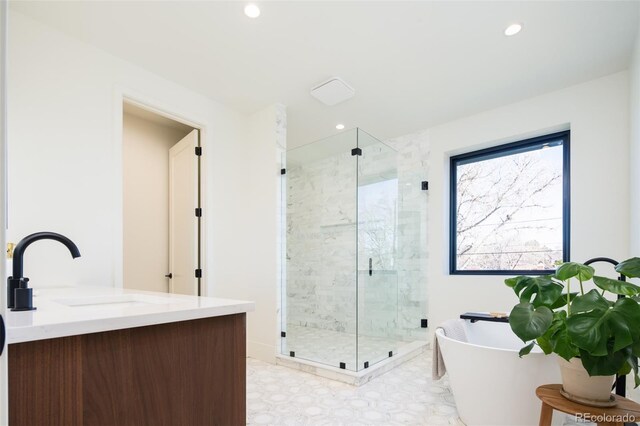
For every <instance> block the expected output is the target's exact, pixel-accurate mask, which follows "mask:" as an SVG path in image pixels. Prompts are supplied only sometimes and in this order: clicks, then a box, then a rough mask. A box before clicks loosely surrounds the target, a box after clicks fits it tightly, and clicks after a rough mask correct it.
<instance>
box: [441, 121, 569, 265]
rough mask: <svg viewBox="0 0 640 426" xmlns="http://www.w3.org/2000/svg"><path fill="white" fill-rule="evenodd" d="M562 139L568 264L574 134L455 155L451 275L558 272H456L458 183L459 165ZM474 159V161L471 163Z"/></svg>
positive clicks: (451, 175) (564, 252)
mask: <svg viewBox="0 0 640 426" xmlns="http://www.w3.org/2000/svg"><path fill="white" fill-rule="evenodd" d="M559 139H560V140H562V147H563V150H562V260H563V262H568V261H569V259H570V249H571V173H570V172H571V161H570V142H571V131H570V130H565V131H562V132H556V133H551V134H548V135H544V136H538V137H534V138H529V139H524V140H520V141H517V142H511V143H507V144H503V145H498V146H495V147H491V148H486V149H481V150H477V151H472V152H468V153H464V154H460V155H455V156H452V157H451V158H450V160H449V179H450V180H449V274H450V275H549V274H553V273H555V270H522V269H513V270H459V269H457V265H456V261H457V247H458V242H457V238H456V236H457V232H456V229H457V220H456V219H457V217H456V216H457V215H456V211H457V204H458V200H457V182H458V174H457V171H458V166H459V165H460V164H461V163H462V164H463V165H464V164H467V163H472V162H475V161H482V160H489V159H492V158H499V157H506V156H508V155H513V154H519V153H523V152H528V151H534V150H536V149H541V148H542V146H543V145H544V144H545V143H549V142H556V141H558V140H559ZM471 160H475V161H471Z"/></svg>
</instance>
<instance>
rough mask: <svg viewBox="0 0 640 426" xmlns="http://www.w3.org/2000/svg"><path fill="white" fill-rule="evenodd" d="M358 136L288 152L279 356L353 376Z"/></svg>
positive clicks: (354, 133)
mask: <svg viewBox="0 0 640 426" xmlns="http://www.w3.org/2000/svg"><path fill="white" fill-rule="evenodd" d="M356 136H357V130H356V129H353V130H349V131H345V132H342V133H340V134H338V135H335V136H332V137H330V138H326V139H323V140H320V141H318V142H314V143H312V144H309V145H305V146H302V147H300V148H296V149H291V150H289V151H287V154H286V155H287V158H286V160H287V161H286V162H287V167H286V171H285V175H284V178H285V180H286V184H285V186H286V188H285V192H286V195H285V199H286V227H285V230H284V232H285V240H286V259H285V262H284V263H285V265H286V267H285V268H286V270H285V274H286V275H285V276H286V285H285V286H284V291H283V301H282V305H283V308H284V312H285V314H284V316H285V318H284V319H285V321H283V322H284V324H283V331H284V332H285V336H283V338H282V347H281V349H282V353H283V354H284V355H289V356H292V357H295V358H302V359H305V360H310V361H315V362H319V363H322V364H326V365H330V366H332V367H336V368H344V369H346V370H352V371H356V369H357V363H356V356H357V348H356V343H357V341H356V336H357V315H356V300H357V298H356V297H357V295H356V286H355V282H356V272H355V271H356V267H355V264H356V219H357V215H356V213H357V207H356V187H357V184H356V182H357V160H356V156H354V155H352V152H351V150H352V149H353V148H354V147H355V146H356V144H357V140H356V139H357V138H356Z"/></svg>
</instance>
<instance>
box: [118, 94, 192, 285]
mask: <svg viewBox="0 0 640 426" xmlns="http://www.w3.org/2000/svg"><path fill="white" fill-rule="evenodd" d="M201 152H202V151H201V147H200V129H197V128H194V127H192V126H189V125H187V124H184V123H182V122H179V121H176V120H174V119H171V118H168V117H165V116H163V115H160V114H157V113H155V112H153V111H151V110H147V109H145V108H143V107H141V106H138V105H136V104H132V103H128V102H126V101H125V102H124V105H123V134H122V156H123V158H122V160H123V233H124V234H123V285H124V287H125V288H128V289H137V290H147V291H159V292H169V293H179V294H189V295H198V296H199V295H201V283H200V281H201V276H202V272H201V271H202V269H201V267H200V256H201V235H200V233H201V218H202V208H201V205H200V200H201V196H200V188H201V165H200V155H201Z"/></svg>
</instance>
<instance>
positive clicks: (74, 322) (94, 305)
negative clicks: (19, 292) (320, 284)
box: [5, 287, 255, 344]
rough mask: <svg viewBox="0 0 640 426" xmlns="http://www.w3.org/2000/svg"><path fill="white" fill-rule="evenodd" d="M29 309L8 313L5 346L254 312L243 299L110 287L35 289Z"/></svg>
mask: <svg viewBox="0 0 640 426" xmlns="http://www.w3.org/2000/svg"><path fill="white" fill-rule="evenodd" d="M33 306H35V307H36V308H37V310H35V311H26V312H11V311H10V310H7V315H6V319H5V323H6V328H7V344H11V343H20V342H28V341H32V340H42V339H52V338H56V337H64V336H74V335H78V334H88V333H98V332H102V331H110V330H119V329H123V328H132V327H143V326H147V325H154V324H163V323H169V322H177V321H187V320H193V319H199V318H209V317H217V316H223V315H232V314H238V313H243V312H249V311H253V310H254V308H255V304H254V303H253V302H247V301H242V300H231V299H217V298H213V297H197V296H185V295H180V294H168V293H156V292H149V291H140V290H126V289H121V288H113V287H73V288H58V289H39V290H34V297H33Z"/></svg>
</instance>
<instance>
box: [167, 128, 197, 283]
mask: <svg viewBox="0 0 640 426" xmlns="http://www.w3.org/2000/svg"><path fill="white" fill-rule="evenodd" d="M197 146H198V130H194V131H192V132H191V133H189V134H188V135H187V136H185V137H184V138H183V139H182V140H181V141H180V142H178V143H177V144H175V145H174V146H172V147H171V149H170V150H169V273H170V274H171V277H170V278H169V291H170V292H171V293H180V294H191V295H198V279H197V278H196V276H195V272H196V269H197V267H198V255H199V254H198V221H197V218H196V215H195V211H196V210H195V209H196V207H198V157H197V156H196V152H195V150H196V147H197Z"/></svg>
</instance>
